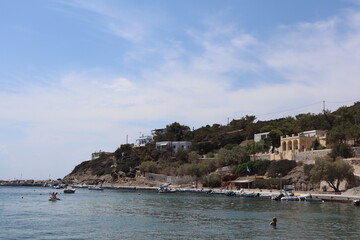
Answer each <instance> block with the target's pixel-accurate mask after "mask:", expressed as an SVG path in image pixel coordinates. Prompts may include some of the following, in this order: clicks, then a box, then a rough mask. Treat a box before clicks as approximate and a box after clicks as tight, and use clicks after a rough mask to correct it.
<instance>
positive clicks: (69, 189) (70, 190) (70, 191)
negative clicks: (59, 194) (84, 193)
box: [64, 186, 75, 193]
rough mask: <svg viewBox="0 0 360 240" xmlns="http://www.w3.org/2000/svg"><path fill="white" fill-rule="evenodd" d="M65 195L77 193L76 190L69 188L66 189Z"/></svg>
mask: <svg viewBox="0 0 360 240" xmlns="http://www.w3.org/2000/svg"><path fill="white" fill-rule="evenodd" d="M64 193H75V189H74V188H72V187H69V186H68V187H66V188H65V189H64Z"/></svg>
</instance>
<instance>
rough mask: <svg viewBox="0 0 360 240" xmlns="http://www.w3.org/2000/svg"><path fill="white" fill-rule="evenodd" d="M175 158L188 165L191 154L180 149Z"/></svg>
mask: <svg viewBox="0 0 360 240" xmlns="http://www.w3.org/2000/svg"><path fill="white" fill-rule="evenodd" d="M175 158H176V160H178V161H180V162H182V163H187V162H188V159H189V154H188V153H187V151H185V150H182V149H179V150H177V151H176V153H175Z"/></svg>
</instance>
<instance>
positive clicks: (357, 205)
mask: <svg viewBox="0 0 360 240" xmlns="http://www.w3.org/2000/svg"><path fill="white" fill-rule="evenodd" d="M352 205H354V206H356V207H360V200H353V202H352Z"/></svg>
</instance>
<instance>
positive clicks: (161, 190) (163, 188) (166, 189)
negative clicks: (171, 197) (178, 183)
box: [158, 185, 177, 193]
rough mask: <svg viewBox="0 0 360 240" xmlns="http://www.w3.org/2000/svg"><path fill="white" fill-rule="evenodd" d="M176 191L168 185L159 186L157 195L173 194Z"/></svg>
mask: <svg viewBox="0 0 360 240" xmlns="http://www.w3.org/2000/svg"><path fill="white" fill-rule="evenodd" d="M176 191H177V190H176V189H174V188H171V187H169V186H168V185H161V186H160V187H159V188H158V192H159V193H174V192H176Z"/></svg>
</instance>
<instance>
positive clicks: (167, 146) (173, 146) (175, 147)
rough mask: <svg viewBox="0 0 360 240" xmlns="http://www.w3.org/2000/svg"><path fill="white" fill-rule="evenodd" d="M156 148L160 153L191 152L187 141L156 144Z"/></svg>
mask: <svg viewBox="0 0 360 240" xmlns="http://www.w3.org/2000/svg"><path fill="white" fill-rule="evenodd" d="M156 148H157V149H158V150H160V151H167V150H171V151H172V152H174V153H176V152H177V151H179V150H183V151H187V152H190V151H191V142H188V141H162V142H157V143H156Z"/></svg>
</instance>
